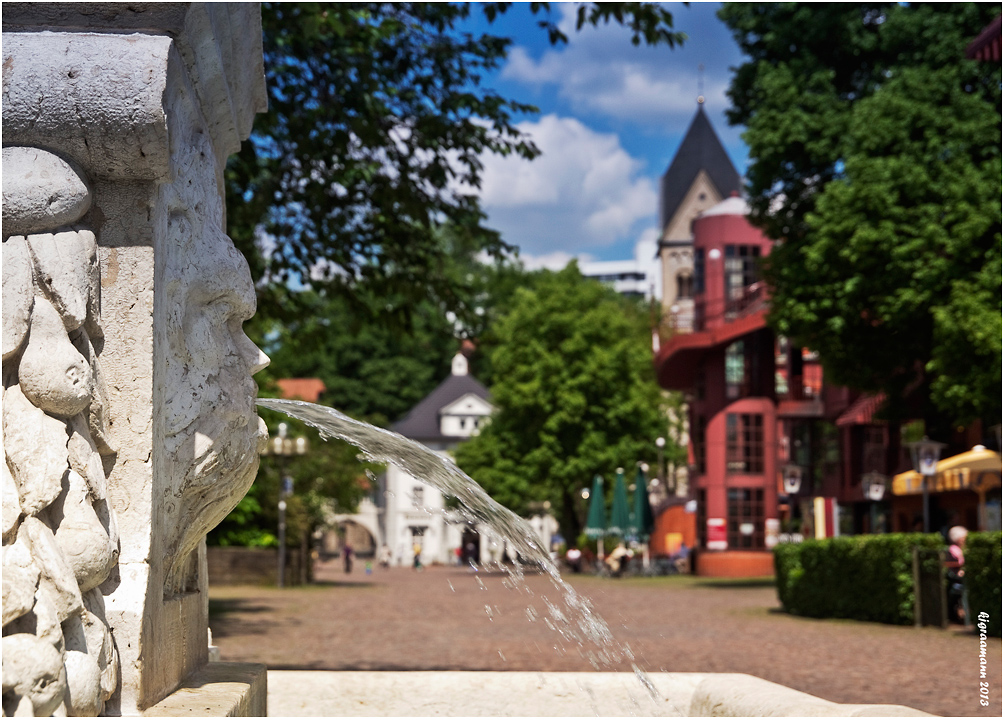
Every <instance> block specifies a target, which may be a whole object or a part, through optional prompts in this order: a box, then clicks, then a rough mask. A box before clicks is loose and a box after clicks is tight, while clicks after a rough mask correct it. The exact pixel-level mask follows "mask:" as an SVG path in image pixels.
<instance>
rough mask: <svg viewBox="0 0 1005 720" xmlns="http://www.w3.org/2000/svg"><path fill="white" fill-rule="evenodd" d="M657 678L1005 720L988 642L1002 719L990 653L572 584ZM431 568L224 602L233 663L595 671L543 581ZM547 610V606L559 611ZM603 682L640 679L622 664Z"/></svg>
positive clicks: (687, 590)
mask: <svg viewBox="0 0 1005 720" xmlns="http://www.w3.org/2000/svg"><path fill="white" fill-rule="evenodd" d="M566 579H568V580H569V581H570V582H571V584H572V585H573V586H574V587H575V589H576V591H577V592H579V593H580V594H582V595H583V596H585V597H587V598H588V599H589V601H590V602H591V603H592V604H593V606H594V608H595V609H596V610H597V611H598V612H599V613H600V615H601V616H602V617H603V618H604V619H605V620H606V621H607V623H608V624H609V626H610V629H611V632H612V634H613V635H614V638H615V639H616V640H617V641H618V642H619V643H622V644H626V645H627V646H628V648H629V649H630V652H631V654H632V655H633V656H634V657H635V662H636V663H637V664H638V665H639V666H640V667H641V668H642V669H643V670H649V671H653V672H656V671H665V672H743V673H749V674H751V675H756V676H758V677H762V678H765V679H766V680H771V681H774V682H778V683H782V684H784V685H788V686H789V687H793V688H796V689H797V690H803V691H805V692H808V693H812V694H814V695H817V696H820V697H823V698H826V699H828V700H832V701H835V702H842V703H893V704H900V705H908V706H911V707H915V708H918V709H920V710H925V711H926V712H930V713H934V714H937V715H948V716H990V717H1001V715H1002V683H1001V681H1002V646H1001V640H1000V639H998V638H995V639H991V640H989V641H988V646H987V661H988V665H987V677H988V679H989V683H990V699H991V704H990V706H989V707H987V708H983V707H981V706H980V702H979V699H980V696H979V694H978V693H979V682H980V679H979V670H980V665H979V640H978V639H977V638H976V636H974V635H968V634H964V633H963V632H962V631H961V630H960V629H959V628H953V627H951V628H950V629H949V630H939V629H933V628H922V629H915V628H911V627H895V626H889V625H880V624H875V623H861V622H853V621H841V620H810V619H805V618H797V617H791V616H788V615H786V614H784V613H781V612H780V611H779V609H778V600H777V597H776V595H775V591H774V587H773V586H772V585H771V584H768V583H766V582H750V581H735V582H724V581H721V580H720V581H707V580H703V579H701V578H693V577H669V578H652V579H609V578H608V579H605V578H595V577H587V576H577V575H569V576H567V578H566ZM526 580H527V585H526V587H524V588H520V587H513V584H512V583H511V582H510V580H509V577H508V576H507V575H506V574H505V573H486V572H480V573H477V574H475V573H471V572H469V571H467V570H464V569H461V568H456V567H450V568H447V567H432V568H427V569H426V570H425V571H423V572H421V573H417V572H414V571H412V570H410V569H405V568H392V569H390V570H380V569H375V570H374V572H373V574H371V575H366V574H365V573H364V572H363V570H362V568H358V569H357V570H355V571H354V572H353V573H352V574H350V575H345V574H344V573H342V572H341V568H340V567H339V566H338V564H337V563H335V562H332V563H327V564H323V565H321V566H320V569H319V572H318V583H316V584H315V585H312V586H308V587H304V588H290V589H286V590H282V591H280V590H278V589H276V588H256V587H222V586H221V587H213V588H211V590H210V626H211V627H212V630H213V639H214V641H215V642H216V644H217V645H218V646H219V647H220V651H221V654H222V657H223V659H224V660H232V661H248V662H262V663H265V664H267V665H268V666H269V668H271V669H286V670H499V671H507V670H509V671H516V670H539V671H582V670H590V669H591V668H592V667H593V665H594V663H597V661H598V658H597V652H596V649H595V648H592V647H589V646H587V647H583V646H581V645H579V644H577V643H576V642H569V641H566V640H563V638H562V637H561V636H560V635H559V634H558V633H557V632H555V631H554V630H551V629H549V627H548V626H547V623H546V618H547V616H548V608H547V605H546V602H551V603H555V604H556V605H559V604H560V603H559V599H560V596H561V593H560V592H559V591H558V590H556V589H555V588H554V586H553V585H552V584H551V581H550V580H549V579H548V578H547V577H544V576H541V575H531V576H528V577H527V578H526ZM546 599H547V600H546ZM600 664H601V669H604V670H611V671H618V670H631V663H630V662H629V661H628V660H625V659H622V660H621V661H620V662H616V663H614V664H612V665H608V666H604V665H603V664H602V663H600Z"/></svg>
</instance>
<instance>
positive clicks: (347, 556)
mask: <svg viewBox="0 0 1005 720" xmlns="http://www.w3.org/2000/svg"><path fill="white" fill-rule="evenodd" d="M342 562H343V563H344V565H345V572H346V574H347V575H348V574H349V573H351V572H352V545H350V544H349V543H346V544H345V547H343V548H342Z"/></svg>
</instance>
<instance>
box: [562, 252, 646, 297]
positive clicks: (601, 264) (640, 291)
mask: <svg viewBox="0 0 1005 720" xmlns="http://www.w3.org/2000/svg"><path fill="white" fill-rule="evenodd" d="M659 270H660V268H659V264H658V263H656V262H653V261H652V260H649V259H645V260H643V259H638V258H637V259H635V260H606V261H599V260H588V261H582V262H580V263H579V272H580V273H582V274H583V277H588V278H593V279H594V280H599V281H600V282H602V283H604V284H605V285H609V286H610V287H611V288H613V289H614V292H616V293H618V294H620V295H625V296H626V297H637V298H644V299H646V300H650V299H652V298H653V296H654V294H655V295H656V296H657V297H658V296H659V291H658V289H657V284H658V283H659V276H658V273H659Z"/></svg>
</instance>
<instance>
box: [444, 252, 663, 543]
mask: <svg viewBox="0 0 1005 720" xmlns="http://www.w3.org/2000/svg"><path fill="white" fill-rule="evenodd" d="M649 332H650V330H649V326H648V322H647V316H646V313H645V312H644V310H643V309H642V308H640V307H639V306H638V305H637V304H635V303H632V302H630V301H628V300H626V299H625V298H622V297H621V296H619V295H617V294H616V293H614V292H613V291H612V290H610V289H609V288H606V287H605V286H603V285H601V284H600V283H598V282H595V281H592V280H587V279H584V278H583V277H582V275H580V273H579V269H578V268H577V267H576V264H575V263H571V264H570V265H569V266H568V267H566V268H565V269H564V270H562V271H561V272H557V273H552V272H544V273H542V274H541V275H540V276H539V277H538V278H537V279H536V282H535V283H534V285H533V288H521V289H519V290H517V291H516V294H515V296H514V298H513V301H512V305H511V307H510V309H509V312H507V313H506V314H505V315H504V316H503V317H502V318H500V320H499V321H498V323H496V325H495V327H494V328H493V333H494V336H495V338H496V339H497V344H496V346H495V348H494V349H493V351H492V353H491V360H492V366H493V368H494V371H495V375H494V377H495V381H494V382H493V383H492V385H491V391H492V403H493V405H495V407H496V413H495V414H493V416H492V422H491V423H490V424H489V425H487V426H486V427H485V429H483V430H482V432H481V433H480V434H479V435H478V436H477V437H475V438H473V439H471V440H469V441H467V442H465V443H464V444H462V445H460V446H459V447H458V449H457V451H456V459H457V463H458V465H459V466H460V467H461V468H462V469H463V470H464V471H465V472H467V473H468V474H470V475H471V476H472V477H473V478H474V479H475V480H476V481H477V482H478V483H480V484H481V485H482V486H483V487H484V488H485V489H486V490H487V491H488V492H489V494H490V495H492V497H493V498H495V499H496V500H498V501H499V502H501V503H502V504H503V505H506V506H507V507H509V508H510V509H512V510H514V511H515V512H517V513H523V512H525V511H526V509H527V503H528V502H542V501H549V502H551V505H552V510H553V512H555V513H556V515H557V517H558V518H559V522H560V523H561V525H562V530H563V532H564V533H565V536H566V537H568V538H575V537H577V536H578V535H579V533H580V531H581V526H582V520H583V518H582V515H584V514H585V511H586V508H585V507H584V506H583V504H582V499H581V498H580V497H579V492H580V490H581V489H582V488H583V487H589V484H590V482H591V480H592V478H593V476H594V475H596V474H601V475H604V476H605V477H607V478H613V474H614V471H615V469H616V468H617V467H624V468H626V469H629V471H631V470H632V469H633V468H634V467H635V463H636V462H638V461H645V462H649V463H652V462H653V461H654V460H655V445H654V441H655V439H656V438H657V437H659V436H664V437H665V436H666V435H667V430H668V418H667V414H666V409H667V400H666V398H665V396H664V395H663V394H662V393H661V391H660V389H659V387H658V386H657V384H656V380H655V373H654V371H653V365H652V355H651V352H650V350H649Z"/></svg>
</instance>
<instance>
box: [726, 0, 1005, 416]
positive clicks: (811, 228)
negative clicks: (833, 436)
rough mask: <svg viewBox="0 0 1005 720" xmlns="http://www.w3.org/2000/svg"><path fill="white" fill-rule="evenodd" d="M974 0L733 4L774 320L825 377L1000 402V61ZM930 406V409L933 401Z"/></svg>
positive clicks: (953, 403) (989, 405)
mask: <svg viewBox="0 0 1005 720" xmlns="http://www.w3.org/2000/svg"><path fill="white" fill-rule="evenodd" d="M1000 12H1001V7H1000V6H999V5H975V4H952V5H938V4H911V3H907V4H894V3H869V4H830V3H827V4H730V5H727V6H725V7H724V8H723V9H722V10H721V11H720V17H721V18H722V19H723V20H724V21H725V22H726V23H727V25H729V26H730V28H732V30H733V33H734V36H735V37H736V39H737V41H738V42H739V44H740V46H741V48H742V49H743V51H744V52H745V53H746V54H747V55H748V56H749V60H748V61H747V62H745V63H744V64H743V65H742V66H741V67H740V68H738V70H737V72H736V75H735V77H734V80H733V83H732V85H731V87H730V90H729V95H730V98H731V99H732V102H733V107H732V109H731V110H730V112H729V117H730V121H731V122H733V123H734V124H744V125H746V126H747V130H746V132H745V133H744V136H743V137H744V140H745V141H746V142H747V144H748V146H749V147H750V156H751V165H750V167H749V168H748V171H747V179H748V191H749V193H750V198H751V205H752V208H753V219H754V221H755V222H756V223H758V224H760V225H761V226H762V227H763V228H764V229H765V230H766V232H767V233H768V234H769V235H770V236H771V237H774V238H776V239H779V240H782V241H783V242H781V243H780V244H779V245H778V246H777V247H776V248H775V249H774V250H773V251H772V253H771V256H770V257H769V259H768V262H767V268H766V270H767V276H768V279H769V282H770V283H771V285H772V288H773V300H772V312H771V316H770V321H771V322H772V324H773V325H774V327H775V328H776V329H777V330H778V331H779V332H780V333H782V334H784V335H787V336H790V337H791V338H793V339H794V340H795V341H796V342H799V343H801V344H804V345H806V346H808V347H810V348H813V349H815V350H818V351H820V354H821V359H822V361H823V364H824V367H825V370H826V372H827V375H828V377H829V379H830V380H831V381H833V382H836V383H840V384H846V385H850V386H852V387H857V388H860V389H863V390H869V391H877V390H884V391H886V393H887V395H888V396H889V397H890V398H891V401H892V402H893V403H894V404H895V407H894V408H892V410H893V411H894V413H895V414H896V413H897V408H896V403H898V402H900V401H901V400H902V398H903V397H904V395H905V394H906V393H907V392H909V391H911V390H912V389H915V388H920V389H921V390H922V394H923V395H924V396H926V397H927V398H929V399H930V401H931V403H933V404H934V408H933V407H929V411H928V412H926V414H927V415H928V416H929V417H930V418H931V417H933V416H936V415H941V416H942V417H943V418H945V419H948V420H951V421H952V422H954V423H960V424H962V423H965V422H968V421H970V420H972V419H975V418H984V419H985V420H989V421H990V422H998V421H1000V416H1001V335H1002V331H1001V314H1002V307H1001V272H1002V271H1001V214H1002V210H1001V196H1002V186H1001V178H1002V165H1001V65H1000V63H979V62H976V61H972V60H967V59H966V58H965V49H966V46H967V44H968V43H969V42H970V41H971V40H973V38H974V37H976V36H977V34H978V33H979V32H980V31H981V29H982V28H983V27H984V26H985V25H986V24H987V23H989V22H990V21H991V20H992V19H993V18H994V17H995V16H996V15H997V14H998V13H1000ZM933 410H934V412H933Z"/></svg>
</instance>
